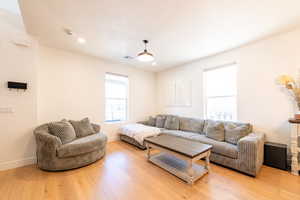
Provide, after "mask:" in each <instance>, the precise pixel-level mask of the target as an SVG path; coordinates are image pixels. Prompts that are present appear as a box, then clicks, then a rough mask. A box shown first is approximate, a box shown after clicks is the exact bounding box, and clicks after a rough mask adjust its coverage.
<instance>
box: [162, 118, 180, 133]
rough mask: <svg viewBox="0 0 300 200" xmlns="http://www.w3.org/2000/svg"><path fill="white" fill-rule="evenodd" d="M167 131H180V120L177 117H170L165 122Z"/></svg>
mask: <svg viewBox="0 0 300 200" xmlns="http://www.w3.org/2000/svg"><path fill="white" fill-rule="evenodd" d="M164 128H166V129H170V130H178V129H179V118H178V117H177V116H173V115H168V116H167V118H166V121H165V127H164Z"/></svg>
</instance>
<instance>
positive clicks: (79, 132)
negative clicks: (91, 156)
mask: <svg viewBox="0 0 300 200" xmlns="http://www.w3.org/2000/svg"><path fill="white" fill-rule="evenodd" d="M70 123H71V124H72V126H73V127H74V129H75V133H76V136H77V137H85V136H88V135H91V134H95V130H94V129H93V126H92V125H91V123H90V120H89V118H84V119H82V120H80V121H74V120H70Z"/></svg>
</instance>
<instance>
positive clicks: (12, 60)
mask: <svg viewBox="0 0 300 200" xmlns="http://www.w3.org/2000/svg"><path fill="white" fill-rule="evenodd" d="M16 39H17V40H18V41H24V40H29V41H30V40H31V39H30V38H29V37H28V35H27V34H26V32H25V29H24V27H23V24H22V19H21V18H20V17H19V16H16V15H13V14H10V13H8V12H6V11H4V10H1V9H0V108H1V109H12V110H13V113H0V147H1V148H0V149H1V150H0V170H1V169H7V168H12V167H17V166H21V165H24V164H29V163H32V162H34V149H35V143H34V139H33V134H32V130H33V128H34V127H35V126H36V119H37V114H36V44H35V43H34V41H32V43H31V46H30V47H29V48H26V47H20V46H16V45H14V44H13V42H12V41H15V40H16ZM7 81H19V82H27V83H28V86H29V88H28V90H26V91H25V92H24V91H16V90H9V89H8V88H7Z"/></svg>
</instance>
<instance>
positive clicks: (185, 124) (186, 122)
mask: <svg viewBox="0 0 300 200" xmlns="http://www.w3.org/2000/svg"><path fill="white" fill-rule="evenodd" d="M203 127H204V120H202V119H195V118H187V117H180V118H179V129H180V130H182V131H189V132H194V133H203Z"/></svg>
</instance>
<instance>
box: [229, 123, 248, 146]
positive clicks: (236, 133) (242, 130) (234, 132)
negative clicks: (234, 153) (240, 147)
mask: <svg viewBox="0 0 300 200" xmlns="http://www.w3.org/2000/svg"><path fill="white" fill-rule="evenodd" d="M248 133H249V127H248V126H247V125H241V126H237V125H236V124H233V123H229V124H227V125H225V141H226V142H229V143H231V144H237V143H238V141H239V140H240V139H241V138H242V137H245V136H247V135H248Z"/></svg>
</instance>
